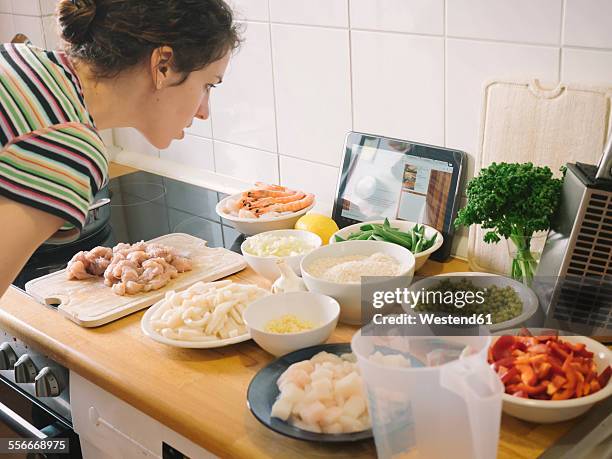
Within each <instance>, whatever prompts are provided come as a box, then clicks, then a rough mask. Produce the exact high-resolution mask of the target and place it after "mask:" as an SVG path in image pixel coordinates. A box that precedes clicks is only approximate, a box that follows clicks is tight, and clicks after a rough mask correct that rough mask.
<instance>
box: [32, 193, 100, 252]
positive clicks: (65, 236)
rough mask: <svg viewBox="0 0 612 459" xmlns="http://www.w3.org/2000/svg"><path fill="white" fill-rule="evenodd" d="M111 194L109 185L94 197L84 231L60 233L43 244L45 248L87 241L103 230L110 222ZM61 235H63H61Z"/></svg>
mask: <svg viewBox="0 0 612 459" xmlns="http://www.w3.org/2000/svg"><path fill="white" fill-rule="evenodd" d="M110 202H111V200H110V194H109V190H108V184H107V185H106V186H104V187H103V188H102V189H100V191H99V192H98V194H96V196H95V197H94V202H93V203H92V204H91V205H90V206H89V212H88V214H87V219H86V220H85V224H84V225H83V230H82V231H81V232H80V233H77V232H76V230H74V229H73V230H67V231H65V232H64V231H60V232H59V233H56V235H55V236H54V237H53V238H51V239H49V240H48V241H46V242H45V243H43V246H46V247H48V246H61V245H65V244H71V243H73V242H75V241H78V240H81V239H85V238H87V237H89V236H91V235H92V234H96V233H97V232H98V231H100V230H102V228H104V227H105V226H106V224H107V223H108V222H109V220H110V215H111V209H110V207H111V206H110ZM60 233H62V234H61V235H60Z"/></svg>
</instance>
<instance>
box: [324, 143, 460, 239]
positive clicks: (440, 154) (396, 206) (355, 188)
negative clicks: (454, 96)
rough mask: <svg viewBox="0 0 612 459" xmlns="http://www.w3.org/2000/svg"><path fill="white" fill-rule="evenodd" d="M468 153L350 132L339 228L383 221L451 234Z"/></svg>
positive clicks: (338, 205)
mask: <svg viewBox="0 0 612 459" xmlns="http://www.w3.org/2000/svg"><path fill="white" fill-rule="evenodd" d="M463 158H464V154H463V153H461V152H457V151H455V150H448V149H445V148H440V147H434V146H430V145H423V144H417V143H413V142H406V141H400V140H396V139H390V138H386V137H380V136H372V135H366V134H359V133H350V134H349V135H348V136H347V141H346V146H345V157H344V161H343V164H342V175H341V177H340V182H339V187H338V195H337V197H336V203H335V207H334V218H335V219H336V220H337V221H338V224H339V225H340V226H347V225H349V224H353V223H357V222H363V221H366V220H378V219H384V218H389V219H399V220H410V221H414V222H419V223H425V224H427V225H429V226H432V227H434V228H436V229H437V230H439V231H441V232H442V233H443V235H444V236H445V238H448V237H449V236H450V235H452V233H453V231H452V219H453V218H454V214H455V212H456V207H457V204H458V200H459V192H458V183H459V179H460V175H461V168H462V163H463Z"/></svg>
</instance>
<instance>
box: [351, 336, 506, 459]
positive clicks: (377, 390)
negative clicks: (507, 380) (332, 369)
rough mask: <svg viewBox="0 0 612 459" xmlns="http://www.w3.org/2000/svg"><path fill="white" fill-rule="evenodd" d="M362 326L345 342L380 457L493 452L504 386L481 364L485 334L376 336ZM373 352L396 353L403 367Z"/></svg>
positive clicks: (469, 457)
mask: <svg viewBox="0 0 612 459" xmlns="http://www.w3.org/2000/svg"><path fill="white" fill-rule="evenodd" d="M362 330H363V329H362ZM362 330H360V331H359V332H357V333H355V335H354V336H353V340H352V343H351V347H352V350H353V352H354V354H355V355H356V356H357V362H358V365H359V368H360V370H361V373H362V376H363V380H364V383H365V385H366V390H367V393H368V407H369V410H370V417H371V419H372V429H373V432H374V440H375V442H376V450H377V453H378V456H379V457H380V458H382V459H387V458H394V459H396V458H419V459H421V458H422V459H446V458H449V457H452V458H453V459H491V458H495V457H496V456H497V445H498V440H499V428H500V421H501V407H502V394H503V392H504V389H503V384H502V383H501V381H500V380H499V378H498V376H497V375H496V374H495V372H494V371H493V370H492V369H491V368H490V367H489V365H488V364H487V360H486V358H487V349H488V347H489V344H490V342H491V338H490V337H488V336H448V337H439V336H438V337H428V336H419V337H410V336H393V337H378V336H363V335H362ZM375 352H380V353H381V354H383V355H385V354H386V355H388V354H401V355H402V356H404V357H405V359H406V360H407V361H408V362H409V365H410V366H409V367H402V366H396V365H388V364H384V363H381V362H380V361H374V360H373V359H372V358H371V356H372V355H373V354H374V353H375ZM429 365H435V366H429Z"/></svg>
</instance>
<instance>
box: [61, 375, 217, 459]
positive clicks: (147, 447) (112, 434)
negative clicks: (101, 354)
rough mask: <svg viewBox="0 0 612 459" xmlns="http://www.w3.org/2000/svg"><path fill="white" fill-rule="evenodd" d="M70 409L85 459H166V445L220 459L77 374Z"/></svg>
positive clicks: (194, 458) (199, 457)
mask: <svg viewBox="0 0 612 459" xmlns="http://www.w3.org/2000/svg"><path fill="white" fill-rule="evenodd" d="M70 405H71V408H72V422H73V426H74V430H75V431H76V433H77V434H78V435H79V437H80V440H81V449H82V451H83V457H84V458H85V459H119V458H125V459H131V458H162V447H163V444H164V443H166V444H168V445H170V446H171V447H172V448H174V449H176V450H178V451H180V452H181V453H183V454H184V455H185V456H187V457H189V458H191V459H209V458H216V456H215V455H213V454H212V453H210V452H209V451H206V450H205V449H203V448H201V447H200V446H198V445H196V444H195V443H193V442H191V441H190V440H188V439H187V438H185V437H183V436H181V435H179V434H177V433H176V432H174V431H172V430H171V429H169V428H168V427H166V426H164V425H163V424H161V423H160V422H158V421H156V420H155V419H153V418H151V417H150V416H148V415H146V414H144V413H143V412H141V411H138V410H137V409H135V408H134V407H132V406H131V405H129V404H127V403H125V402H124V401H122V400H120V399H118V398H117V397H115V396H114V395H112V394H110V393H109V392H106V391H105V390H103V389H101V388H100V387H98V386H96V385H95V384H93V383H91V382H90V381H88V380H87V379H85V378H83V377H81V376H79V375H78V374H76V373H75V372H73V371H71V372H70Z"/></svg>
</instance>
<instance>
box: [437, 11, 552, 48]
mask: <svg viewBox="0 0 612 459" xmlns="http://www.w3.org/2000/svg"><path fill="white" fill-rule="evenodd" d="M562 3H563V2H562V0H538V1H533V0H512V1H509V0H447V2H446V5H447V7H446V27H447V29H446V31H447V34H448V35H449V36H454V37H466V38H487V39H491V40H504V41H519V42H523V43H525V42H527V43H543V44H551V45H557V44H559V41H560V38H561V14H562V6H563V5H562Z"/></svg>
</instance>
